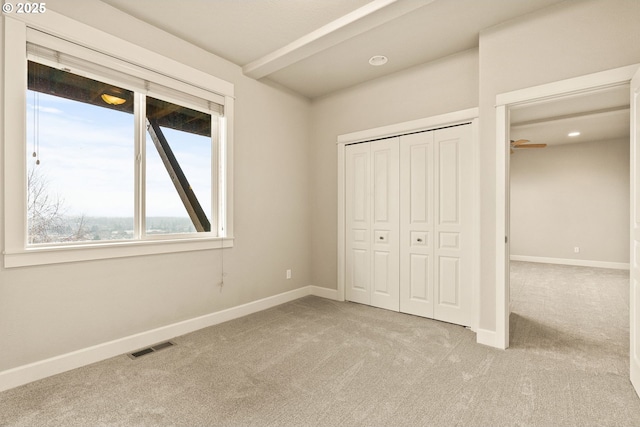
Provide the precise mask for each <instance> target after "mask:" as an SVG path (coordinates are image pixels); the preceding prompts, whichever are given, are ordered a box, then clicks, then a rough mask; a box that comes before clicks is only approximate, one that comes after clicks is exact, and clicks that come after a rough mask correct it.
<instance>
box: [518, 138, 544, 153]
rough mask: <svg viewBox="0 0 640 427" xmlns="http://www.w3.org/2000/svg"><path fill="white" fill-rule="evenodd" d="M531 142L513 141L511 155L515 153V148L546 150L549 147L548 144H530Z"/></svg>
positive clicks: (524, 140)
mask: <svg viewBox="0 0 640 427" xmlns="http://www.w3.org/2000/svg"><path fill="white" fill-rule="evenodd" d="M529 142H530V141H529V140H528V139H518V140H516V141H514V140H511V153H513V151H514V148H518V149H519V148H544V147H546V146H547V144H529Z"/></svg>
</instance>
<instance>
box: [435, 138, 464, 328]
mask: <svg viewBox="0 0 640 427" xmlns="http://www.w3.org/2000/svg"><path fill="white" fill-rule="evenodd" d="M433 134H434V157H435V158H436V159H437V160H436V162H435V163H436V164H437V173H436V176H437V183H436V185H435V198H436V200H437V204H438V209H437V210H436V218H435V229H434V232H435V234H436V236H435V240H436V243H437V244H436V247H435V249H434V255H435V262H434V267H435V271H434V273H435V277H436V278H437V281H438V285H437V286H435V287H434V292H435V293H434V302H435V305H434V318H435V319H438V320H444V321H446V322H451V323H456V324H459V325H466V326H468V325H471V316H472V292H473V289H472V287H471V256H470V255H471V254H470V242H469V240H470V238H471V228H470V226H471V217H470V209H471V208H472V206H471V203H470V201H471V198H472V194H471V175H470V173H471V166H472V164H471V160H472V159H471V147H470V144H471V141H472V135H471V127H470V126H456V127H451V128H446V129H439V130H436V131H435V132H433Z"/></svg>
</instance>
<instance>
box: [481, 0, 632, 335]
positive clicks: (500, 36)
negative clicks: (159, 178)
mask: <svg viewBox="0 0 640 427" xmlns="http://www.w3.org/2000/svg"><path fill="white" fill-rule="evenodd" d="M638 16H640V2H638V1H636V0H581V1H567V2H563V3H560V4H558V5H557V6H552V7H550V8H547V9H543V10H542V11H540V12H538V13H534V14H531V15H528V16H525V17H523V18H522V19H518V20H514V21H511V22H508V23H506V24H503V25H500V26H498V27H496V28H493V29H490V30H487V31H484V32H483V33H482V34H481V35H480V105H479V106H480V153H481V154H480V168H481V173H482V176H481V180H480V185H481V197H482V200H481V224H480V225H481V259H480V269H481V285H480V319H479V327H480V328H482V329H485V330H488V331H495V327H496V326H495V325H496V292H495V278H496V268H495V265H496V257H495V245H496V236H495V216H496V209H495V206H496V190H495V189H496V180H495V169H496V165H495V152H496V149H497V148H496V127H495V123H496V115H495V108H494V106H495V103H496V95H498V94H500V93H504V92H509V91H512V90H516V89H523V88H528V87H531V86H536V85H539V84H543V83H550V82H554V81H558V80H562V79H567V78H571V77H577V76H582V75H585V74H590V73H595V72H598V71H603V70H608V69H611V68H616V67H622V66H625V65H630V64H635V63H640V49H638V46H637V44H636V43H632V42H631V40H640V25H638V22H637V21H638V20H637V17H638Z"/></svg>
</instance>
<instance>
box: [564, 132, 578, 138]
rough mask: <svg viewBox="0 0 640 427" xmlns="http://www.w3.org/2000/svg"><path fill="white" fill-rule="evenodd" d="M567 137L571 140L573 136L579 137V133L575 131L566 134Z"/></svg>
mask: <svg viewBox="0 0 640 427" xmlns="http://www.w3.org/2000/svg"><path fill="white" fill-rule="evenodd" d="M567 136H570V137H572V138H573V137H574V136H580V132H578V131H576V132H569V134H568V135H567Z"/></svg>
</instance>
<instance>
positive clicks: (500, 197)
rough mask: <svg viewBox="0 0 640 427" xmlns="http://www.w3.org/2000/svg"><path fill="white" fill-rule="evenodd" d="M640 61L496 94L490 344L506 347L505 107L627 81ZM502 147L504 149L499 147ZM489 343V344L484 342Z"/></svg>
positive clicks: (507, 319) (507, 214)
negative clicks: (493, 330) (493, 285)
mask: <svg viewBox="0 0 640 427" xmlns="http://www.w3.org/2000/svg"><path fill="white" fill-rule="evenodd" d="M639 68H640V64H634V65H628V66H626V67H620V68H614V69H611V70H606V71H602V72H598V73H593V74H588V75H584V76H580V77H575V78H571V79H566V80H561V81H557V82H553V83H548V84H544V85H540V86H534V87H529V88H526V89H520V90H516V91H512V92H506V93H502V94H498V95H497V96H496V148H497V149H496V171H495V172H496V229H495V230H496V233H495V246H496V264H495V265H496V288H495V292H496V335H495V343H494V344H493V346H494V347H497V348H503V349H504V348H507V347H509V261H508V258H507V257H508V255H509V254H508V246H507V245H506V244H505V237H507V238H508V231H509V230H508V226H507V224H508V221H509V211H508V206H507V194H506V188H508V187H507V186H508V179H509V175H508V173H507V172H508V156H507V155H506V153H507V150H508V149H509V147H508V145H509V141H508V128H509V108H510V107H513V106H515V105H518V104H526V103H532V102H539V101H542V100H545V99H550V98H557V97H563V96H567V95H572V94H579V93H582V92H588V91H592V90H595V89H600V88H606V87H609V86H616V85H622V84H628V83H629V82H630V81H631V78H632V77H633V75H634V74H635V72H636V71H637V70H638V69H639ZM501 147H504V149H500V148H501ZM485 344H488V345H491V344H490V343H485Z"/></svg>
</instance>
